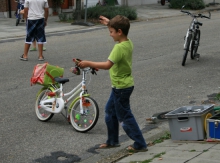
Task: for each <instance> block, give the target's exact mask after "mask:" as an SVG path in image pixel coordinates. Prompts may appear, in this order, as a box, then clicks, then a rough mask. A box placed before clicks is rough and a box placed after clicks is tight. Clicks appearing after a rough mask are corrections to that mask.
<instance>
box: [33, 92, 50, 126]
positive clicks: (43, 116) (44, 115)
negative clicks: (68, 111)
mask: <svg viewBox="0 0 220 163" xmlns="http://www.w3.org/2000/svg"><path fill="white" fill-rule="evenodd" d="M49 92H51V90H49V89H46V90H43V91H41V92H40V94H39V95H38V96H37V100H36V103H35V113H36V115H37V118H38V119H39V120H40V121H42V122H46V121H49V120H50V119H51V118H52V117H53V115H54V113H50V112H48V111H46V110H44V109H42V108H39V107H38V106H39V104H40V101H41V100H43V99H45V98H49V96H48V93H49ZM48 105H52V104H48Z"/></svg>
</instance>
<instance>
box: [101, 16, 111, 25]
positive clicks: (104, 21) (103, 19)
mask: <svg viewBox="0 0 220 163" xmlns="http://www.w3.org/2000/svg"><path fill="white" fill-rule="evenodd" d="M99 21H100V23H102V24H104V25H107V24H108V22H109V19H108V18H106V17H104V16H102V15H101V16H99Z"/></svg>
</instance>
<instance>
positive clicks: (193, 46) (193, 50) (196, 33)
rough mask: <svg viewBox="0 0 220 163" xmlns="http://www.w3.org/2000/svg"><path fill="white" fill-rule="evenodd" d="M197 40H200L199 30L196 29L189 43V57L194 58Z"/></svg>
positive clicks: (197, 45) (197, 44)
mask: <svg viewBox="0 0 220 163" xmlns="http://www.w3.org/2000/svg"><path fill="white" fill-rule="evenodd" d="M199 41H200V30H197V31H196V32H195V36H194V39H193V41H192V45H191V59H194V58H195V56H196V53H197V50H198V47H199Z"/></svg>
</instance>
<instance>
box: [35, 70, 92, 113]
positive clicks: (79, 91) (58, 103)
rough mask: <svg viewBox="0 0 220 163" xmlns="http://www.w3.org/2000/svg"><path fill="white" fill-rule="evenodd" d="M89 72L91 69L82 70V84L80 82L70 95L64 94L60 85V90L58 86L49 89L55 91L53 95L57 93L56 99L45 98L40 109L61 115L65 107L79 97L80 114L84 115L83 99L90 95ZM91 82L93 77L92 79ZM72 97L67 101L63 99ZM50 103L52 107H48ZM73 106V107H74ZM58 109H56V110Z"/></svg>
mask: <svg viewBox="0 0 220 163" xmlns="http://www.w3.org/2000/svg"><path fill="white" fill-rule="evenodd" d="M89 70H91V68H84V69H82V76H83V77H82V82H80V83H79V84H78V85H77V86H76V87H75V88H73V89H72V90H71V91H70V92H68V93H63V84H62V83H60V85H59V86H60V87H59V88H58V87H57V86H56V85H51V86H50V87H48V88H49V89H51V90H54V91H53V93H56V96H55V97H51V98H49V99H48V98H47V97H46V98H45V99H43V100H41V101H40V105H39V107H40V108H43V109H44V110H46V111H48V112H51V113H60V112H61V111H62V110H63V109H64V108H65V105H66V104H67V103H68V102H69V101H70V100H71V99H73V98H74V97H75V98H76V100H77V99H78V98H77V97H76V96H77V95H79V98H80V99H81V100H80V113H81V114H83V113H84V110H83V105H82V99H83V98H82V97H83V96H84V95H85V94H86V96H89V94H87V93H86V74H88V73H89ZM90 80H91V77H90ZM66 96H70V97H68V98H67V99H66V100H64V99H63V97H66ZM75 102H76V101H73V103H72V104H74V103H75ZM48 103H52V106H51V105H48ZM72 104H71V105H72ZM55 107H56V109H55Z"/></svg>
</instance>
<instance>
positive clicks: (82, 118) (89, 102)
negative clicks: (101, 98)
mask: <svg viewBox="0 0 220 163" xmlns="http://www.w3.org/2000/svg"><path fill="white" fill-rule="evenodd" d="M83 98H84V99H83V107H84V113H83V114H81V113H80V99H78V100H77V101H76V102H75V103H74V105H73V106H72V108H71V112H70V122H71V124H72V126H73V128H74V129H75V130H76V131H78V132H82V133H84V132H87V131H89V130H91V129H92V128H93V127H94V126H95V125H96V123H97V121H98V118H99V108H98V104H97V103H96V101H95V100H94V99H93V98H91V97H83ZM84 105H85V106H84Z"/></svg>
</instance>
